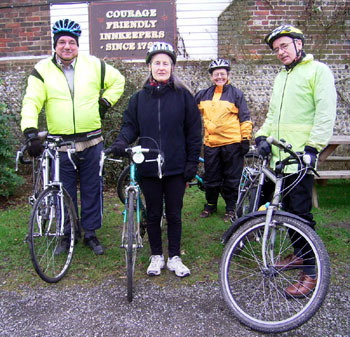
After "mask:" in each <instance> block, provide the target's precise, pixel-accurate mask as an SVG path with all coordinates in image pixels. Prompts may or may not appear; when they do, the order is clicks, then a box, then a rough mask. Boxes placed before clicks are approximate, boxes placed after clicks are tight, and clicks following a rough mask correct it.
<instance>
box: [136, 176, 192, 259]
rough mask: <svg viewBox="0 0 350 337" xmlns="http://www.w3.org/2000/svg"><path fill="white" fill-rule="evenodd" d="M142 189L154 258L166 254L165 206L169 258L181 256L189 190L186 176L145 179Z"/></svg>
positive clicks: (143, 179)
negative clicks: (162, 226) (163, 242)
mask: <svg viewBox="0 0 350 337" xmlns="http://www.w3.org/2000/svg"><path fill="white" fill-rule="evenodd" d="M141 188H142V192H143V194H144V196H145V200H146V208H147V234H148V239H149V243H150V246H151V252H152V255H162V254H163V247H162V229H161V227H160V221H161V217H162V215H163V206H164V205H165V213H166V222H167V226H166V227H167V231H168V253H169V257H173V256H175V255H177V256H180V245H181V231H182V224H181V210H182V206H183V197H184V193H185V188H186V183H185V180H184V178H183V175H182V174H180V175H173V176H166V177H163V178H162V179H158V178H151V177H142V179H141Z"/></svg>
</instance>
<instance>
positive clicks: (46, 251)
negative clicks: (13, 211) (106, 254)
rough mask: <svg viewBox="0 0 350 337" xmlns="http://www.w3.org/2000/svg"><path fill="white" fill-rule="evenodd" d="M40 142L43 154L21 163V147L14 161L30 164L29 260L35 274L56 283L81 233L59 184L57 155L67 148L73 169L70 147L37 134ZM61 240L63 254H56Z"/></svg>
mask: <svg viewBox="0 0 350 337" xmlns="http://www.w3.org/2000/svg"><path fill="white" fill-rule="evenodd" d="M40 137H41V139H42V140H43V144H42V146H43V152H42V154H41V155H40V157H38V158H33V159H32V160H31V161H30V160H26V159H24V152H25V151H26V149H27V144H25V145H24V146H23V147H22V149H21V150H20V151H18V152H17V157H16V166H17V165H18V161H20V162H21V163H24V164H28V163H33V185H34V188H33V194H32V195H31V196H30V197H29V203H30V205H31V206H32V210H31V215H30V220H29V228H28V234H27V237H26V241H27V242H28V246H29V250H30V256H31V260H32V263H33V266H34V269H35V271H36V272H37V274H38V275H39V276H40V277H41V279H43V280H44V281H46V282H48V283H56V282H58V281H60V280H61V279H62V278H63V277H64V276H65V274H66V273H67V271H68V269H69V266H70V264H71V262H72V258H73V251H74V245H75V241H76V235H77V236H78V237H79V236H80V233H81V229H80V227H79V223H78V221H77V215H76V212H75V207H74V204H73V201H72V199H71V197H70V195H69V194H68V192H67V191H66V189H65V188H64V187H63V185H62V182H61V181H60V165H59V164H60V152H59V148H60V147H62V146H69V147H71V148H70V149H68V150H67V153H68V157H69V159H70V161H71V163H72V165H74V167H75V164H74V161H73V159H72V157H71V156H72V154H73V153H74V152H75V146H74V143H73V142H71V141H64V140H63V139H62V138H61V137H57V136H50V135H47V133H41V134H40ZM62 240H66V242H67V250H65V251H64V252H61V253H60V254H57V253H56V252H57V247H59V245H60V244H61V241H62Z"/></svg>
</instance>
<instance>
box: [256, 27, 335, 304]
mask: <svg viewBox="0 0 350 337" xmlns="http://www.w3.org/2000/svg"><path fill="white" fill-rule="evenodd" d="M304 40H305V38H304V34H303V32H302V31H301V30H300V29H299V28H297V27H294V26H292V25H289V24H285V25H282V26H279V27H277V28H276V29H274V30H273V31H272V32H271V33H270V34H268V35H267V36H266V37H265V42H266V43H267V44H268V46H269V47H270V48H271V49H272V51H273V52H274V53H275V54H276V57H277V59H278V60H279V61H280V62H281V63H282V64H283V65H284V67H283V69H282V70H281V72H280V73H279V74H278V75H277V77H276V79H275V82H274V86H273V92H272V96H271V100H270V106H269V111H268V113H267V116H266V120H265V122H264V124H263V125H262V127H261V128H260V130H259V131H258V132H257V133H256V139H255V142H256V144H257V146H258V150H259V153H260V154H261V155H262V156H267V155H268V154H269V153H270V152H271V151H272V158H271V162H270V164H271V167H273V168H275V166H276V162H278V161H280V160H283V159H284V158H285V157H287V156H288V154H287V153H284V152H283V151H281V150H280V149H279V148H277V147H275V146H274V147H272V148H271V145H270V144H269V143H268V142H267V141H266V137H269V136H273V137H274V138H276V139H284V140H285V141H286V142H287V143H288V144H291V145H292V146H293V150H294V151H296V152H304V153H306V154H308V155H310V157H311V165H312V166H313V167H315V165H316V161H317V155H318V153H319V152H320V151H321V150H322V149H323V148H324V147H325V146H326V145H327V143H328V141H329V139H330V138H331V136H332V133H333V126H334V121H335V117H336V100H337V93H336V89H335V84H334V77H333V74H332V72H331V70H330V69H329V68H328V66H327V65H326V64H324V63H321V62H318V61H316V60H314V58H313V56H312V55H311V54H306V53H305V52H304V49H303V48H304ZM296 171H297V165H294V166H293V165H290V166H289V167H288V171H287V173H288V176H287V177H285V186H291V184H293V183H294V182H295V180H296V178H297V175H296V174H293V173H295V172H296ZM289 173H291V174H289ZM313 183H314V176H313V175H312V174H306V175H305V176H304V177H303V178H302V179H301V180H300V181H299V182H298V184H297V185H296V186H295V187H294V188H293V189H291V190H289V191H288V193H287V194H286V195H285V196H284V198H283V209H284V210H286V211H288V212H290V213H293V214H296V215H298V216H300V217H302V218H304V219H305V220H307V221H308V222H309V226H310V227H311V228H315V225H316V223H315V221H314V219H313V215H312V213H311V209H312V187H313ZM268 187H269V185H268V184H265V185H264V191H265V195H268V194H269V193H268V192H269V191H267V190H268ZM289 234H290V236H291V238H293V239H292V240H293V248H294V254H293V255H289V256H286V257H285V258H284V259H283V260H282V261H279V263H278V265H279V266H280V267H283V268H294V267H297V268H302V273H301V275H300V279H299V281H298V282H296V283H295V284H292V285H290V286H289V287H288V288H286V289H285V292H286V294H287V295H289V296H292V297H301V298H303V297H304V296H307V295H308V294H309V293H310V292H312V291H313V289H314V288H315V286H316V280H317V274H316V273H315V268H314V266H313V265H312V264H311V263H310V262H309V261H311V260H312V258H313V257H312V256H311V257H309V256H308V254H309V253H308V252H309V251H310V249H309V246H308V244H306V243H305V242H303V240H300V236H299V235H297V233H294V232H292V231H290V232H289Z"/></svg>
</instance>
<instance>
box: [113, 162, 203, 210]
mask: <svg viewBox="0 0 350 337" xmlns="http://www.w3.org/2000/svg"><path fill="white" fill-rule="evenodd" d="M199 162H200V163H204V159H203V158H202V157H199ZM203 173H204V172H203V169H202V170H201V168H199V170H198V173H197V174H196V176H195V177H194V180H193V181H191V182H189V183H188V186H189V187H192V186H195V185H197V186H198V188H199V189H200V190H202V191H203V190H204V183H203V178H202V177H203ZM135 179H136V181H138V183H140V178H139V176H138V174H137V169H136V172H135ZM129 184H130V165H128V166H126V167H125V168H124V169H123V171H122V172H121V174H120V176H119V178H118V181H117V194H118V197H119V200H120V201H121V202H122V203H123V204H125V187H126V186H128V185H129ZM141 196H142V192H141ZM142 198H143V196H142ZM143 201H144V198H143Z"/></svg>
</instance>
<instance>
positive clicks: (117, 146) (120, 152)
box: [105, 139, 128, 157]
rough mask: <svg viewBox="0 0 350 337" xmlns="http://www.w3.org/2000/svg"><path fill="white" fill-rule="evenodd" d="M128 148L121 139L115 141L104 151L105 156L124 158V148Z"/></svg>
mask: <svg viewBox="0 0 350 337" xmlns="http://www.w3.org/2000/svg"><path fill="white" fill-rule="evenodd" d="M127 146H128V144H127V143H125V141H124V140H122V139H117V140H116V141H115V142H114V143H113V144H112V145H111V146H110V147H109V148H108V149H106V150H105V154H106V155H107V154H110V153H113V154H114V155H115V156H116V157H126V156H127V154H126V152H125V149H126V147H127Z"/></svg>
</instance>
